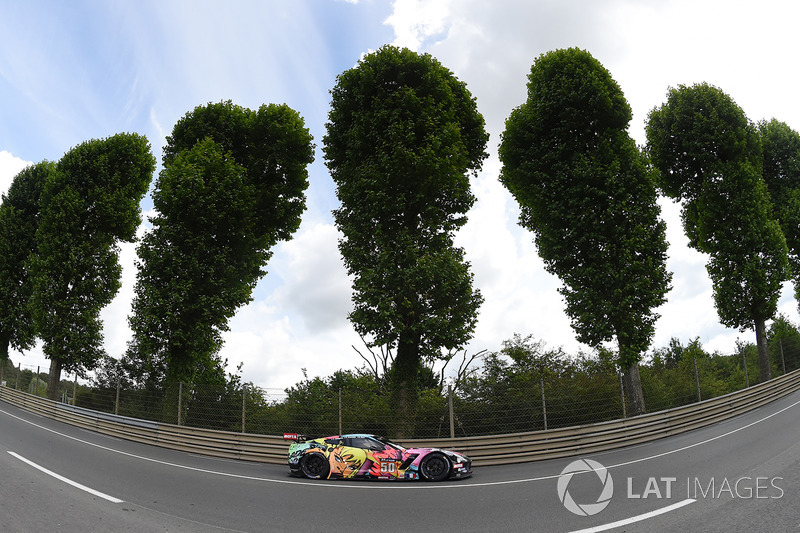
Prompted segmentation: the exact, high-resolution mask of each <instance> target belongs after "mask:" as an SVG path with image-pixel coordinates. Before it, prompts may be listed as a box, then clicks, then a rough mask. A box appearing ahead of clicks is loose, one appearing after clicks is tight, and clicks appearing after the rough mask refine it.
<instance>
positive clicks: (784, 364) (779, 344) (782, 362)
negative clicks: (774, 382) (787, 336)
mask: <svg viewBox="0 0 800 533" xmlns="http://www.w3.org/2000/svg"><path fill="white" fill-rule="evenodd" d="M778 346H780V347H781V364H782V365H783V373H784V374H785V373H786V359H784V358H783V339H778Z"/></svg>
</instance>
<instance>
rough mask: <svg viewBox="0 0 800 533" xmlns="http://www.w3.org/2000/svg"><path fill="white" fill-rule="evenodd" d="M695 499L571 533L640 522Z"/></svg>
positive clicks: (582, 532) (601, 529)
mask: <svg viewBox="0 0 800 533" xmlns="http://www.w3.org/2000/svg"><path fill="white" fill-rule="evenodd" d="M696 501H697V500H693V499H691V498H689V499H687V500H683V501H680V502H678V503H673V504H672V505H668V506H666V507H662V508H661V509H656V510H655V511H650V512H649V513H644V514H640V515H637V516H632V517H630V518H626V519H624V520H618V521H616V522H611V523H609V524H603V525H602V526H594V527H590V528H586V529H580V530H578V531H573V532H572V533H596V532H598V531H608V530H609V529H614V528H615V527H622V526H627V525H630V524H635V523H636V522H641V521H642V520H647V519H648V518H653V517H654V516H658V515H660V514H666V513H668V512H670V511H674V510H676V509H680V508H681V507H685V506H687V505H689V504H692V503H694V502H696Z"/></svg>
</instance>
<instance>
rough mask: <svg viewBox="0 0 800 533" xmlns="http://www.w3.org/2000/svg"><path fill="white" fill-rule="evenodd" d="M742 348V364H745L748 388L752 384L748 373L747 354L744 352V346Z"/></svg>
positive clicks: (745, 384) (745, 378)
mask: <svg viewBox="0 0 800 533" xmlns="http://www.w3.org/2000/svg"><path fill="white" fill-rule="evenodd" d="M741 350H742V364H744V386H745V388H748V387H749V386H750V376H749V375H748V374H747V356H746V355H745V353H744V348H742V349H741Z"/></svg>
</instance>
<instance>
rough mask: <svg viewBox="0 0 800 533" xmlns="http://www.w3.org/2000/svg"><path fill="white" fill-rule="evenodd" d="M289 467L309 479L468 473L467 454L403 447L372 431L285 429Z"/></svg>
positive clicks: (442, 476) (448, 476) (428, 477)
mask: <svg viewBox="0 0 800 533" xmlns="http://www.w3.org/2000/svg"><path fill="white" fill-rule="evenodd" d="M283 438H284V439H288V440H294V441H295V442H294V443H293V444H292V445H291V446H290V447H289V469H290V470H291V473H292V474H293V475H297V476H305V477H307V478H310V479H328V478H370V479H381V478H383V479H424V480H427V481H442V480H444V479H459V478H465V477H469V476H471V475H472V461H471V460H470V459H469V457H467V456H465V455H463V454H460V453H457V452H452V451H448V450H440V449H438V448H404V447H403V446H400V445H399V444H395V443H394V442H390V441H388V440H386V439H384V438H381V437H377V436H375V435H367V434H353V435H335V436H331V437H322V438H315V439H310V438H308V437H305V436H303V435H297V434H295V433H285V434H284V435H283Z"/></svg>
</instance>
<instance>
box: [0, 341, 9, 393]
mask: <svg viewBox="0 0 800 533" xmlns="http://www.w3.org/2000/svg"><path fill="white" fill-rule="evenodd" d="M8 345H9V340H8V335H5V334H2V335H0V383H3V377H4V373H3V371H4V370H5V369H6V361H8Z"/></svg>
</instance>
